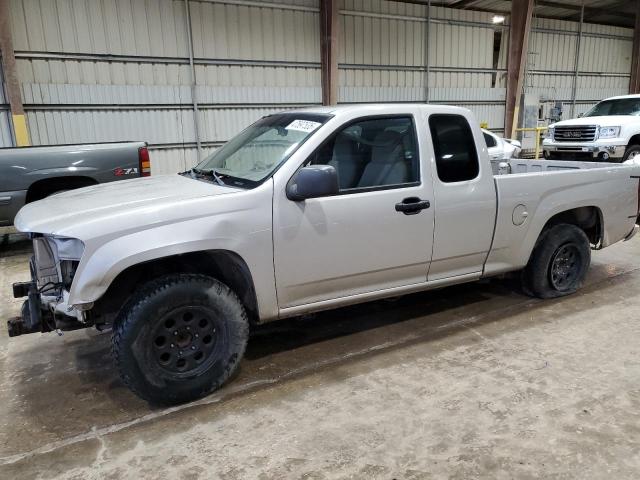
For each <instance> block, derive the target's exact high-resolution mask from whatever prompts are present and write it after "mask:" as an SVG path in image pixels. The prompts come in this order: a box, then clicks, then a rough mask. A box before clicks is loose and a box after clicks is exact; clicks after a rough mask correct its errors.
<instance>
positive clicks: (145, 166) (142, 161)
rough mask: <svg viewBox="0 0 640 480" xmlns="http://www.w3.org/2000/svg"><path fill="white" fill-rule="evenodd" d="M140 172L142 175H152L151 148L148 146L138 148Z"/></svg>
mask: <svg viewBox="0 0 640 480" xmlns="http://www.w3.org/2000/svg"><path fill="white" fill-rule="evenodd" d="M138 172H140V176H141V177H148V176H150V175H151V160H150V159H149V150H148V149H147V147H140V148H139V149H138Z"/></svg>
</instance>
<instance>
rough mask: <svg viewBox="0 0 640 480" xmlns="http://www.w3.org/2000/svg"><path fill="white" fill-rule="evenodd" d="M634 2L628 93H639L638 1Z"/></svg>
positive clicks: (639, 33) (639, 0)
mask: <svg viewBox="0 0 640 480" xmlns="http://www.w3.org/2000/svg"><path fill="white" fill-rule="evenodd" d="M635 2H636V25H635V28H634V29H633V49H632V53H631V81H630V82H629V93H640V0H635Z"/></svg>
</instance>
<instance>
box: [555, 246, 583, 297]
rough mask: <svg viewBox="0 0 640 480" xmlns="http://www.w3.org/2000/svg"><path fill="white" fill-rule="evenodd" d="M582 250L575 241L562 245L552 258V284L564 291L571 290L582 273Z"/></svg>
mask: <svg viewBox="0 0 640 480" xmlns="http://www.w3.org/2000/svg"><path fill="white" fill-rule="evenodd" d="M580 267H581V265H580V250H579V249H578V246H577V245H575V244H573V243H568V244H565V245H562V246H560V248H558V249H557V250H556V251H555V253H554V254H553V256H552V258H551V265H550V267H549V281H550V282H551V286H552V287H553V288H555V289H556V290H558V291H560V292H562V291H565V290H569V289H571V288H572V287H573V284H574V283H575V281H576V280H577V279H578V274H579V273H580Z"/></svg>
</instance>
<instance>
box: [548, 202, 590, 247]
mask: <svg viewBox="0 0 640 480" xmlns="http://www.w3.org/2000/svg"><path fill="white" fill-rule="evenodd" d="M560 223H568V224H570V225H575V226H576V227H579V228H581V229H582V230H583V231H584V233H585V234H586V235H587V238H589V242H590V243H591V244H592V245H598V243H600V241H601V240H602V212H600V209H599V208H598V207H578V208H573V209H571V210H566V211H564V212H560V213H557V214H555V215H554V216H553V217H551V218H550V219H549V220H548V221H547V223H546V224H545V226H544V228H543V229H542V231H543V232H544V231H545V230H547V229H549V228H551V227H553V226H554V225H558V224H560Z"/></svg>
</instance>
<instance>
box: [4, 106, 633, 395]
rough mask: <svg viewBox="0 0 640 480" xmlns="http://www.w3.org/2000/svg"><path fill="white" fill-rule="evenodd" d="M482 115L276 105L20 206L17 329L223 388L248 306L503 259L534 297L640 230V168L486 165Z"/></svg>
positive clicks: (461, 271)
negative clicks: (177, 164)
mask: <svg viewBox="0 0 640 480" xmlns="http://www.w3.org/2000/svg"><path fill="white" fill-rule="evenodd" d="M477 125H478V123H477V121H476V119H475V118H474V117H473V114H472V113H471V112H470V111H469V110H466V109H464V108H457V107H448V106H429V105H353V106H340V107H325V108H310V109H305V110H299V111H288V112H284V113H279V114H275V115H269V116H266V117H264V118H262V119H261V120H259V121H258V122H257V123H255V124H253V125H252V126H250V127H248V128H247V129H246V130H244V131H243V132H241V133H240V134H239V135H238V136H236V137H235V138H234V139H232V140H231V141H229V142H228V143H227V144H226V145H225V146H223V147H222V148H220V149H219V150H217V151H216V152H215V153H214V154H213V155H212V156H211V157H209V158H207V159H205V160H204V161H203V162H202V163H201V164H200V165H198V167H197V168H194V169H193V170H191V171H189V172H185V173H182V174H177V175H172V176H157V177H149V178H140V179H135V180H128V181H123V182H118V183H117V184H110V185H97V186H93V187H87V188H84V189H80V190H74V191H70V192H66V193H61V194H59V195H55V196H53V197H50V198H46V199H44V200H41V201H39V202H35V203H33V204H29V205H26V206H25V207H24V208H23V209H22V210H21V211H20V212H19V214H18V216H17V218H16V222H15V224H16V226H17V228H18V229H19V230H20V231H22V232H29V234H30V235H31V237H32V238H33V247H34V252H35V254H34V257H33V260H32V262H31V272H32V278H31V279H30V280H29V281H27V282H23V283H17V284H14V296H16V297H18V298H21V297H25V296H26V297H28V300H26V301H25V303H24V306H23V315H22V318H19V319H13V320H11V321H10V322H9V330H10V334H11V335H18V334H20V333H30V332H34V331H39V332H41V331H51V330H57V329H58V330H65V329H73V328H82V327H88V326H95V327H97V328H99V329H107V328H111V329H112V330H113V332H112V335H113V353H114V356H115V361H116V364H117V365H118V368H119V370H120V372H121V376H122V379H123V381H124V382H125V383H126V384H127V385H128V386H129V387H130V388H131V389H132V390H133V391H134V392H136V393H137V394H138V395H140V396H141V397H143V398H145V399H147V400H149V401H150V402H152V403H165V404H167V403H176V402H183V401H188V400H191V399H195V398H198V397H200V396H202V395H205V394H207V393H209V392H211V391H213V390H215V389H217V388H218V387H219V386H220V385H222V384H223V383H224V382H225V381H226V380H227V379H228V378H229V376H230V375H231V374H232V373H233V372H234V370H236V368H237V367H238V364H239V362H240V359H241V358H242V356H243V353H244V350H245V346H246V344H247V340H248V338H249V330H250V328H251V325H255V324H258V323H262V322H268V321H271V320H276V319H281V318H285V317H291V316H295V315H300V314H305V313H309V312H313V311H318V310H325V309H330V308H335V307H339V306H343V305H350V304H355V303H358V302H365V301H368V300H373V299H379V298H383V297H392V296H398V295H402V294H406V293H409V292H416V291H419V290H427V289H432V288H439V287H444V286H446V285H451V284H457V283H462V282H470V281H474V280H478V279H480V278H485V277H491V276H495V275H499V274H502V273H505V272H511V271H522V272H523V275H522V277H523V280H524V289H525V291H526V292H528V293H530V294H532V295H535V296H538V297H543V298H547V297H555V296H560V295H566V294H570V293H573V292H575V291H576V290H577V289H578V288H579V287H580V285H581V284H582V282H583V279H584V276H585V273H586V271H587V269H588V267H589V263H590V258H591V257H590V255H591V251H590V249H591V248H596V249H599V248H603V247H607V246H609V245H611V244H613V243H616V242H618V241H621V240H623V239H628V238H630V237H631V236H633V235H634V234H635V232H636V231H637V226H636V224H635V220H636V217H637V214H638V177H640V167H639V166H634V165H618V164H610V163H594V162H588V163H587V162H585V163H578V162H575V163H574V162H552V161H544V160H543V161H536V162H531V161H529V162H527V161H519V160H513V161H511V162H510V163H505V164H503V165H501V166H500V167H501V168H500V171H501V174H499V175H495V176H494V175H493V173H492V171H491V165H490V162H489V157H488V154H487V145H486V143H485V140H484V138H483V134H482V132H481V130H480V128H479V127H478V126H477Z"/></svg>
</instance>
